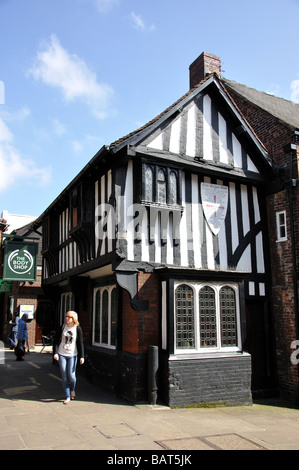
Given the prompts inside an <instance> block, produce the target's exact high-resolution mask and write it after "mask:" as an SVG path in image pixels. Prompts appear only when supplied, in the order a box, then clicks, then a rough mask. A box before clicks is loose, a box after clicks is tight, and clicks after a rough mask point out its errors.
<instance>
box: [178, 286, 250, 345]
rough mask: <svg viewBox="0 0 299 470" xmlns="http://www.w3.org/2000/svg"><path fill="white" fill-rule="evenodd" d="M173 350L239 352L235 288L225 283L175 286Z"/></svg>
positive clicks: (236, 294)
mask: <svg viewBox="0 0 299 470" xmlns="http://www.w3.org/2000/svg"><path fill="white" fill-rule="evenodd" d="M174 302H175V305H174V307H175V350H176V353H180V352H181V353H183V352H191V351H194V352H196V351H197V352H212V351H239V350H240V344H241V338H240V320H239V300H238V286H237V285H236V284H226V283H209V284H208V283H206V284H205V283H194V282H193V283H189V282H188V283H187V282H186V283H176V285H175V296H174Z"/></svg>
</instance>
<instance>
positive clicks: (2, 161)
mask: <svg viewBox="0 0 299 470" xmlns="http://www.w3.org/2000/svg"><path fill="white" fill-rule="evenodd" d="M12 141H13V134H12V133H11V132H10V130H9V129H8V127H7V126H6V124H5V123H4V121H3V120H2V119H0V175H1V178H0V192H1V191H4V190H5V189H7V188H11V187H13V186H14V185H15V184H16V185H17V184H18V183H19V182H20V183H24V181H26V182H28V181H30V182H36V183H38V185H40V186H46V185H47V184H48V183H49V182H50V179H51V169H50V168H38V167H37V166H36V164H35V162H34V161H32V160H29V159H25V158H23V157H22V156H21V155H20V153H19V152H18V150H16V148H15V147H14V146H13V145H12V143H11V142H12Z"/></svg>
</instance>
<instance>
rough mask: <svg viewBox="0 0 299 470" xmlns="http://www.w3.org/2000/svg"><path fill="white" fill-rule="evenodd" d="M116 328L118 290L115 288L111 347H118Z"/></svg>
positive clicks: (112, 301) (112, 300)
mask: <svg viewBox="0 0 299 470" xmlns="http://www.w3.org/2000/svg"><path fill="white" fill-rule="evenodd" d="M116 326H117V290H116V287H114V288H113V290H112V293H111V345H112V346H116Z"/></svg>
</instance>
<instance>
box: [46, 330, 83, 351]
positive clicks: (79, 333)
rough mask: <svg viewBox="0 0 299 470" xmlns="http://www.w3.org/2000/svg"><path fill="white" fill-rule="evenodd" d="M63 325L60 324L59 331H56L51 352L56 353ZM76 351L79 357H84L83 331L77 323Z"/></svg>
mask: <svg viewBox="0 0 299 470" xmlns="http://www.w3.org/2000/svg"><path fill="white" fill-rule="evenodd" d="M63 328H64V325H62V326H61V327H60V329H59V331H58V332H57V333H56V335H55V338H54V340H53V354H58V348H59V345H60V343H61V337H62V331H63ZM76 345H77V351H78V357H79V359H81V358H83V359H84V344H83V333H82V329H81V326H79V325H77V339H76Z"/></svg>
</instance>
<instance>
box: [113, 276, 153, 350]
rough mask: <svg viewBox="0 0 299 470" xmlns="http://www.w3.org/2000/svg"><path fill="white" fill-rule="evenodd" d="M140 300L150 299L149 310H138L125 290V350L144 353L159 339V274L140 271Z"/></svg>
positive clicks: (138, 280) (138, 278)
mask: <svg viewBox="0 0 299 470" xmlns="http://www.w3.org/2000/svg"><path fill="white" fill-rule="evenodd" d="M137 282H138V300H148V310H142V311H141V310H140V311H138V312H137V311H136V310H134V309H133V308H132V306H131V305H130V296H129V294H128V293H127V292H126V291H123V318H122V321H123V338H122V341H123V348H122V349H123V350H124V351H127V352H131V353H134V354H144V353H146V352H147V350H148V347H149V346H153V345H158V341H159V284H158V279H157V276H156V275H154V274H149V273H138V274H137Z"/></svg>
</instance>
